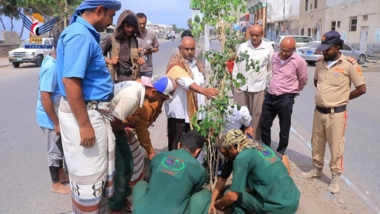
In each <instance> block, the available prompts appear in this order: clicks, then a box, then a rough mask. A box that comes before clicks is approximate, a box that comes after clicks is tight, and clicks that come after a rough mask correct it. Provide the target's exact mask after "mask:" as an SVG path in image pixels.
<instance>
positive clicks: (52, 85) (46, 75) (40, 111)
mask: <svg viewBox="0 0 380 214" xmlns="http://www.w3.org/2000/svg"><path fill="white" fill-rule="evenodd" d="M38 79H39V83H38V100H37V109H36V116H37V123H38V125H39V126H41V127H43V128H47V129H54V124H53V122H52V121H51V119H50V118H49V116H48V115H47V114H46V112H45V109H44V107H43V106H42V102H41V92H49V93H52V95H53V96H52V101H53V104H54V109H55V110H56V111H57V110H58V106H59V101H60V99H61V94H60V92H59V87H58V83H57V71H56V60H55V59H54V58H53V57H51V56H46V57H45V58H44V61H42V64H41V69H40V73H39V75H38Z"/></svg>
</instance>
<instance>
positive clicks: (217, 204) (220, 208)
mask: <svg viewBox="0 0 380 214" xmlns="http://www.w3.org/2000/svg"><path fill="white" fill-rule="evenodd" d="M214 207H215V209H217V210H223V207H222V203H220V200H217V201H216V202H215V204H214Z"/></svg>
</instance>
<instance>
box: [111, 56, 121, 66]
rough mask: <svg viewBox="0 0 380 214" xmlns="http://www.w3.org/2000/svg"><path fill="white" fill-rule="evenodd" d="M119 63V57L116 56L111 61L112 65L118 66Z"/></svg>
mask: <svg viewBox="0 0 380 214" xmlns="http://www.w3.org/2000/svg"><path fill="white" fill-rule="evenodd" d="M118 62H119V57H117V56H115V57H112V59H111V63H110V64H111V65H116V64H117V63H118Z"/></svg>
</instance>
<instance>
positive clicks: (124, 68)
mask: <svg viewBox="0 0 380 214" xmlns="http://www.w3.org/2000/svg"><path fill="white" fill-rule="evenodd" d="M138 37H141V32H140V28H139V25H138V20H137V16H136V15H135V14H134V13H133V12H132V11H130V10H124V11H123V12H122V13H121V14H120V16H119V18H118V19H117V26H116V29H115V31H114V33H113V34H111V35H109V36H107V37H106V38H104V40H103V42H102V43H101V46H102V50H103V55H104V59H105V60H106V63H107V65H108V69H109V71H110V72H111V75H112V78H113V80H114V82H116V83H117V82H122V81H127V80H136V79H138V78H139V76H140V66H143V65H144V64H145V59H144V58H143V57H142V56H141V55H140V54H139V52H138V40H137V38H138ZM107 55H109V57H107Z"/></svg>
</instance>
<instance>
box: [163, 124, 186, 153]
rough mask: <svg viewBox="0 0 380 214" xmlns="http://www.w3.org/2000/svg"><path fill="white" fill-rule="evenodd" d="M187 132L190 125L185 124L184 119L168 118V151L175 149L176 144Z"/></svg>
mask: <svg viewBox="0 0 380 214" xmlns="http://www.w3.org/2000/svg"><path fill="white" fill-rule="evenodd" d="M188 131H190V123H185V119H176V118H168V150H169V151H171V150H173V149H174V150H175V149H177V145H178V142H180V141H181V140H182V137H183V134H185V133H186V132H188Z"/></svg>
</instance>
